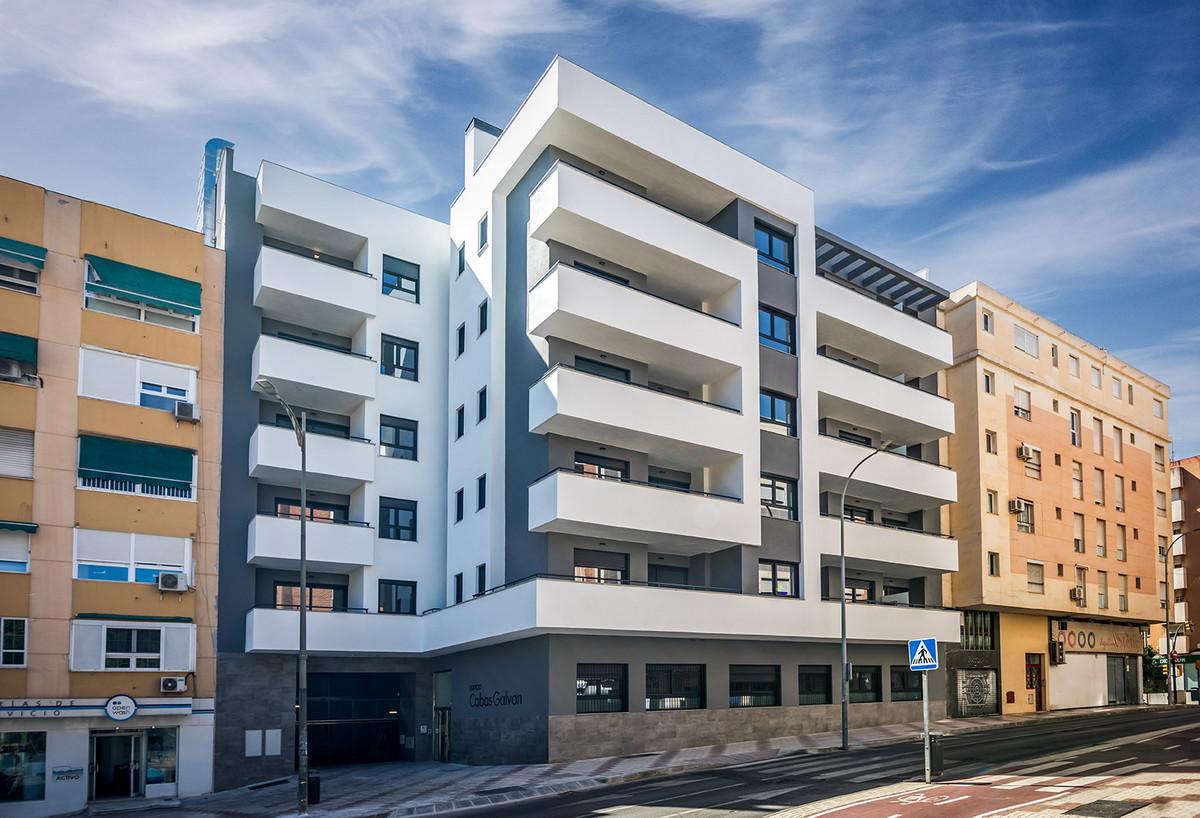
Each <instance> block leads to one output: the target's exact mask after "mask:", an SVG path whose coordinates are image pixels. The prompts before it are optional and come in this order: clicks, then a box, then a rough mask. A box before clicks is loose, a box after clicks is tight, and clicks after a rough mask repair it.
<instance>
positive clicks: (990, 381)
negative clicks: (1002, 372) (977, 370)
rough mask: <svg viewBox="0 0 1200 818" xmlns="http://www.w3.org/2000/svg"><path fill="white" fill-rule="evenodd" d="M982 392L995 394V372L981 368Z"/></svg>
mask: <svg viewBox="0 0 1200 818" xmlns="http://www.w3.org/2000/svg"><path fill="white" fill-rule="evenodd" d="M983 392H984V394H985V395H994V394H996V373H995V372H990V371H988V370H986V369H985V370H983Z"/></svg>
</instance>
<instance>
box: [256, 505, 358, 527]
mask: <svg viewBox="0 0 1200 818" xmlns="http://www.w3.org/2000/svg"><path fill="white" fill-rule="evenodd" d="M312 511H313V509H311V508H310V509H309V514H308V515H307V516H308V521H309V522H310V523H325V524H329V525H348V526H354V527H357V528H371V527H372V526H371V524H370V523H368V522H365V521H363V520H331V519H329V518H327V517H314V516H313V515H312ZM258 513H259V514H260V515H261V516H263V517H278V518H279V519H281V520H299V519H300V513H299V512H296V513H295V514H292V513H291V512H287V511H260V512H258Z"/></svg>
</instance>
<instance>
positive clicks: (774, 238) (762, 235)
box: [754, 220, 796, 275]
mask: <svg viewBox="0 0 1200 818" xmlns="http://www.w3.org/2000/svg"><path fill="white" fill-rule="evenodd" d="M764 239H765V240H766V241H765V246H764V241H763V240H764ZM795 240H796V237H795V236H789V235H788V234H787V233H784V232H783V231H782V230H779V229H778V228H775V227H771V226H770V225H769V224H765V223H763V222H760V221H757V220H756V221H755V222H754V248H755V249H756V250H757V251H758V260H759V261H760V262H762V263H763V264H766V265H767V266H769V267H774V268H775V269H776V270H782V271H783V272H785V273H787V274H789V275H795V274H796V273H795V263H794V259H795V252H794V244H795ZM781 250H782V251H783V252H782V254H781V253H780V251H781Z"/></svg>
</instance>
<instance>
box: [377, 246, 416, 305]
mask: <svg viewBox="0 0 1200 818" xmlns="http://www.w3.org/2000/svg"><path fill="white" fill-rule="evenodd" d="M383 294H384V295H390V296H392V298H399V299H401V300H402V301H411V302H412V303H414V304H420V303H421V268H420V267H419V266H418V265H416V264H413V263H412V262H411V261H404V260H403V259H399V258H392V257H391V256H388V255H385V256H384V257H383Z"/></svg>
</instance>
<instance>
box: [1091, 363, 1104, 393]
mask: <svg viewBox="0 0 1200 818" xmlns="http://www.w3.org/2000/svg"><path fill="white" fill-rule="evenodd" d="M1101 383H1102V376H1101V373H1100V367H1098V366H1093V367H1092V386H1094V387H1095V388H1096V389H1099V388H1101Z"/></svg>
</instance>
